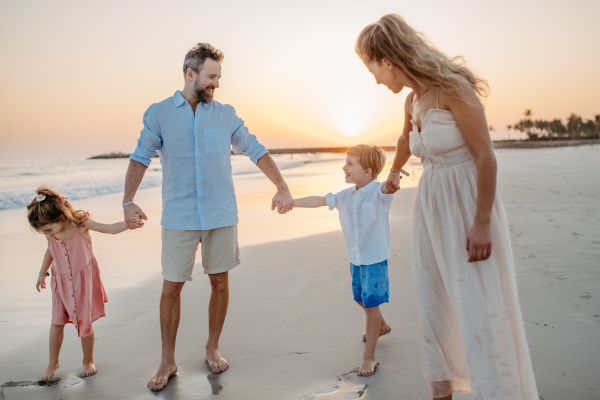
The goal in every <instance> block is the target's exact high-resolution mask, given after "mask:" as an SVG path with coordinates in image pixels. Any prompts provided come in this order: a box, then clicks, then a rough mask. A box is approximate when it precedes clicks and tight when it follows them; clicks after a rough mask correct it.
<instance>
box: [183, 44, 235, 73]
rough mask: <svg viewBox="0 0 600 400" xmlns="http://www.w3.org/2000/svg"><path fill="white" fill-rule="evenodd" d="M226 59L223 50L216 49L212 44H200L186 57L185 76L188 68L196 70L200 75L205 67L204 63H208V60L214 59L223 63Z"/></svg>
mask: <svg viewBox="0 0 600 400" xmlns="http://www.w3.org/2000/svg"><path fill="white" fill-rule="evenodd" d="M224 57H225V55H224V54H223V53H222V52H221V50H217V49H215V48H214V47H212V46H211V45H210V44H208V43H198V44H197V45H195V46H194V47H192V48H191V49H190V51H188V52H187V54H186V55H185V60H184V61H183V73H184V74H185V73H186V72H187V70H188V68H191V69H193V70H194V72H196V73H199V72H200V70H201V69H202V67H203V66H204V61H206V59H207V58H212V59H213V60H215V61H217V62H221V61H223V58H224Z"/></svg>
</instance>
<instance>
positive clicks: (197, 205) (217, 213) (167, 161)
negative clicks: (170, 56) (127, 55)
mask: <svg viewBox="0 0 600 400" xmlns="http://www.w3.org/2000/svg"><path fill="white" fill-rule="evenodd" d="M232 148H233V151H234V152H235V153H242V154H244V155H245V156H248V157H249V158H250V159H251V160H252V162H253V163H254V164H256V163H257V162H258V159H259V158H261V157H262V156H264V155H265V154H267V153H268V151H267V149H266V148H265V147H264V146H263V145H262V144H260V143H259V142H258V141H257V140H256V137H255V136H254V135H251V134H250V133H249V132H248V128H246V126H245V125H244V121H242V120H241V119H240V118H239V117H238V116H237V115H236V114H235V109H234V108H233V107H232V106H230V105H228V104H221V103H219V102H217V101H213V102H211V103H209V104H202V103H201V104H199V105H198V107H197V108H196V114H195V115H194V112H193V110H192V107H191V106H190V104H189V103H188V102H187V101H186V100H185V99H184V98H183V96H182V95H181V92H180V91H176V92H175V94H174V95H173V97H169V98H168V99H166V100H163V101H161V102H160V103H156V104H153V105H151V106H150V107H149V108H148V110H147V111H146V113H145V114H144V129H143V130H142V132H141V134H140V138H139V139H138V141H137V147H136V149H135V151H134V152H133V154H131V157H130V158H129V159H130V160H134V161H137V162H139V163H142V164H144V165H145V166H146V167H148V166H149V165H150V161H151V160H152V158H153V157H154V156H155V154H156V153H158V155H159V157H160V163H161V165H162V174H163V185H162V198H163V209H162V220H161V225H162V226H163V227H164V228H167V229H175V230H208V229H215V228H221V227H225V226H231V225H235V224H237V223H238V212H237V202H236V199H235V191H234V188H233V179H232V173H231V149H232Z"/></svg>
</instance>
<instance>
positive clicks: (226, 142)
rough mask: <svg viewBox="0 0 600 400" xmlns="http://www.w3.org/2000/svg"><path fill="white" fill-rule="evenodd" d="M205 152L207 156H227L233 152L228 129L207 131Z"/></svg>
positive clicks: (205, 133) (205, 132)
mask: <svg viewBox="0 0 600 400" xmlns="http://www.w3.org/2000/svg"><path fill="white" fill-rule="evenodd" d="M204 151H205V152H206V154H227V153H229V152H230V151H231V138H230V137H229V135H227V129H225V128H217V129H205V130H204Z"/></svg>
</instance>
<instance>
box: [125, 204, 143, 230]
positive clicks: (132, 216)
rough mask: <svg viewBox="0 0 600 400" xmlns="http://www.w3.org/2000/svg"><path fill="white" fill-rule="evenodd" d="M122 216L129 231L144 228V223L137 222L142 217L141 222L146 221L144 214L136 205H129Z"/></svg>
mask: <svg viewBox="0 0 600 400" xmlns="http://www.w3.org/2000/svg"><path fill="white" fill-rule="evenodd" d="M123 216H124V217H125V223H126V224H127V227H128V228H129V229H137V228H141V227H143V226H144V222H142V221H140V220H139V217H142V219H143V220H147V219H148V217H146V214H144V212H143V211H142V209H141V208H139V207H138V205H137V204H135V203H134V204H130V205H128V206H127V207H125V208H124V209H123Z"/></svg>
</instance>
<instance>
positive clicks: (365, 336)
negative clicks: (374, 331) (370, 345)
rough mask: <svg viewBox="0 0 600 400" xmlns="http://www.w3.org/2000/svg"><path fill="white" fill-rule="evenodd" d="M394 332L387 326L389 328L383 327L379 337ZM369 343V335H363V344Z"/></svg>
mask: <svg viewBox="0 0 600 400" xmlns="http://www.w3.org/2000/svg"><path fill="white" fill-rule="evenodd" d="M391 331H392V328H391V327H390V326H389V325H387V326H382V327H381V329H380V330H379V337H382V336H384V335H387V334H388V333H390V332H391ZM366 341H367V335H366V334H364V335H363V342H366Z"/></svg>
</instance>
